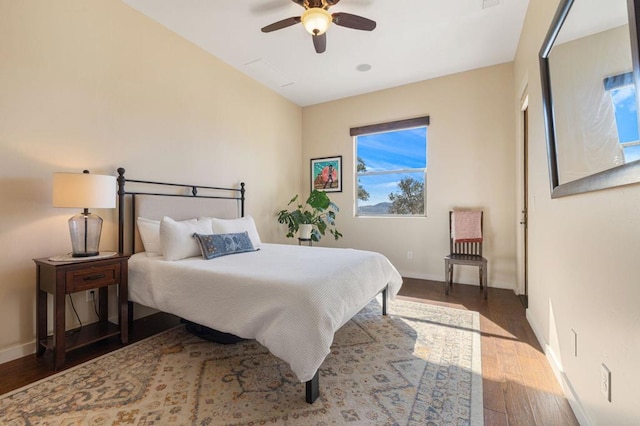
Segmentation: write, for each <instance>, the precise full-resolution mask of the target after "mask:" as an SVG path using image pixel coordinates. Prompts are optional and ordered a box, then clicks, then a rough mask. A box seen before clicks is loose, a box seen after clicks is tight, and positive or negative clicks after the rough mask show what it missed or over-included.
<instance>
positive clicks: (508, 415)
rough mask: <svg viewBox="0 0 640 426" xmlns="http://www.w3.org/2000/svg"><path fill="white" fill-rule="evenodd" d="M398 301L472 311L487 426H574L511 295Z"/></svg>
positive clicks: (9, 379)
mask: <svg viewBox="0 0 640 426" xmlns="http://www.w3.org/2000/svg"><path fill="white" fill-rule="evenodd" d="M400 296H401V297H402V298H404V299H407V300H413V301H416V302H422V303H431V304H435V305H441V306H449V307H453V308H458V309H467V310H474V311H477V312H479V313H480V328H481V332H482V337H481V341H482V376H483V393H484V420H485V424H486V425H578V421H577V420H576V418H575V416H574V414H573V412H572V410H571V407H570V406H569V403H568V401H567V399H566V398H565V397H564V394H563V393H562V389H561V388H560V385H559V384H558V382H557V380H556V378H555V376H554V374H553V371H552V370H551V367H550V366H549V364H548V362H547V359H546V357H545V355H544V353H543V352H542V349H541V348H540V345H539V344H538V341H537V340H536V338H535V335H534V334H533V331H532V330H531V327H530V326H529V324H528V323H527V321H526V318H525V309H524V307H523V306H522V303H521V302H520V299H519V298H518V297H517V296H516V295H515V294H514V293H513V292H512V291H510V290H500V289H493V288H491V289H489V299H488V300H484V299H483V298H482V297H481V293H480V291H479V289H478V287H475V286H466V285H455V286H454V289H453V291H452V292H451V293H450V295H449V296H445V295H444V284H443V283H441V282H435V281H425V280H418V279H412V278H405V280H404V284H403V286H402V289H401V291H400ZM178 323H179V320H178V319H177V318H176V317H173V316H172V315H168V314H155V315H152V316H149V317H146V318H142V319H140V320H137V321H135V322H134V324H133V327H132V329H131V331H130V336H129V338H130V341H131V342H135V341H138V340H141V339H144V338H146V337H148V336H151V335H153V334H155V333H158V332H159V331H162V330H165V329H167V328H169V327H172V326H174V325H176V324H178ZM121 346H122V345H121V344H120V343H119V341H118V339H117V338H112V339H107V340H104V341H102V342H98V343H95V344H93V345H91V346H87V347H85V348H82V349H78V350H75V351H71V352H69V353H67V362H66V365H65V368H69V367H72V366H74V365H77V364H80V363H82V362H84V361H87V360H89V359H92V358H95V357H97V356H100V355H103V354H105V353H107V352H109V351H112V350H114V349H117V348H119V347H121ZM52 365H53V362H52V359H51V356H50V353H48V352H47V353H46V354H45V355H44V356H43V357H41V358H39V357H36V356H35V355H29V356H26V357H24V358H20V359H17V360H14V361H11V362H7V363H5V364H0V394H3V393H6V392H9V391H11V390H13V389H17V388H19V387H21V386H24V385H27V384H29V383H32V382H35V381H37V380H40V379H43V378H45V377H47V376H49V375H51V374H53V371H52V369H51V366H52Z"/></svg>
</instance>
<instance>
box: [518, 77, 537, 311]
mask: <svg viewBox="0 0 640 426" xmlns="http://www.w3.org/2000/svg"><path fill="white" fill-rule="evenodd" d="M521 93H522V95H521V97H520V105H519V108H518V120H517V122H518V126H517V127H518V130H517V131H518V136H517V149H516V152H517V154H516V157H517V158H516V161H517V163H516V164H517V166H516V173H517V179H516V181H517V188H516V219H517V220H516V223H515V226H516V227H517V228H516V244H517V246H516V276H517V285H516V294H517V295H519V296H520V299H521V300H522V303H523V305H524V307H525V308H527V307H528V296H529V279H528V278H529V277H528V275H529V274H528V272H529V268H528V264H529V259H528V258H529V253H528V251H529V250H528V239H529V238H528V222H529V217H530V216H531V209H532V207H533V206H531V205H530V203H529V202H528V201H529V196H530V193H529V188H528V187H529V176H528V175H529V167H528V161H529V153H528V146H527V145H528V142H529V139H530V138H529V126H528V124H529V123H528V122H529V94H528V90H527V87H526V86H525V88H524V89H523V91H522V92H521ZM523 212H526V213H523ZM523 221H525V222H526V223H525V224H523V223H521V222H523Z"/></svg>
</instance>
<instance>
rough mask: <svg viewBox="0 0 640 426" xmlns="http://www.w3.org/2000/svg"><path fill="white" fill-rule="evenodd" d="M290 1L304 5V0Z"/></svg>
mask: <svg viewBox="0 0 640 426" xmlns="http://www.w3.org/2000/svg"><path fill="white" fill-rule="evenodd" d="M291 1H292V2H294V3H295V4H299V5H300V6H302V7H305V5H304V0H291Z"/></svg>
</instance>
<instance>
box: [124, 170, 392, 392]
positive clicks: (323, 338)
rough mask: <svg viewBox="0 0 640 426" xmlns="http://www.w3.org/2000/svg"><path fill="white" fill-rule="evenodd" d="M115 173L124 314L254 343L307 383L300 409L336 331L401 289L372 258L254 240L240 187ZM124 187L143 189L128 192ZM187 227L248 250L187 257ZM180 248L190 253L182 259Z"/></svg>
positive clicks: (388, 267)
mask: <svg viewBox="0 0 640 426" xmlns="http://www.w3.org/2000/svg"><path fill="white" fill-rule="evenodd" d="M118 174H119V176H118V194H119V213H118V214H119V231H118V232H119V249H120V251H122V252H131V253H132V254H133V255H132V257H131V259H130V261H129V301H130V312H129V314H130V316H132V307H133V305H132V303H131V302H136V303H138V304H140V305H144V306H148V307H151V308H154V309H158V310H160V311H163V312H168V313H171V314H174V315H176V316H179V317H181V318H183V319H185V320H186V321H188V322H190V323H193V324H198V325H201V326H203V327H207V328H210V329H213V330H216V331H217V332H220V333H223V334H225V335H231V336H237V337H238V338H244V339H255V340H257V341H258V342H259V343H261V344H262V345H263V346H265V347H266V348H267V349H268V350H269V351H270V352H271V353H272V354H274V355H275V356H277V357H279V358H281V359H282V360H284V361H285V362H287V363H288V364H289V366H290V367H291V370H292V372H293V373H294V374H295V375H296V377H297V378H298V379H299V380H300V382H306V400H307V402H309V403H313V402H314V401H315V399H316V398H317V397H318V395H319V374H318V369H319V368H320V366H321V364H322V362H323V360H324V359H325V357H326V356H327V355H328V354H329V351H330V346H331V343H332V342H333V336H334V334H335V332H336V331H337V330H338V329H339V328H340V327H341V326H342V325H344V324H345V323H346V322H347V321H349V320H350V319H351V318H352V317H353V316H354V315H355V314H356V313H358V312H359V311H360V310H361V309H362V308H364V306H366V305H367V304H368V303H369V302H370V301H371V300H372V299H373V298H375V297H376V296H378V295H379V294H380V293H381V294H382V311H383V314H386V301H387V298H388V297H393V296H395V295H396V294H397V292H398V290H399V289H400V286H401V285H402V278H401V277H400V274H399V273H398V271H397V270H396V269H395V268H394V267H393V265H392V264H391V263H390V262H389V260H388V259H387V258H386V257H384V256H383V255H381V254H379V253H375V252H370V251H363V250H353V249H332V248H322V247H308V246H298V245H284V244H265V243H262V242H261V241H260V240H259V235H258V234H257V230H256V229H255V224H253V220H252V218H251V217H250V216H245V214H244V202H245V187H244V184H241V185H240V188H235V189H234V188H220V187H207V186H193V185H181V184H175V183H164V182H150V181H141V180H133V179H128V178H125V176H124V174H125V171H124V169H122V168H120V169H118ZM130 184H133V185H134V186H135V185H138V186H142V187H144V189H143V190H130V189H129V185H130ZM157 188H165V189H166V188H168V189H170V190H172V191H177V192H173V193H170V194H168V193H167V192H166V191H161V190H159V189H157ZM185 188H186V189H185ZM185 191H186V192H187V193H186V194H185ZM210 193H213V194H215V195H208V194H210ZM209 218H212V219H211V220H209ZM211 221H213V222H211ZM158 222H160V223H162V226H163V232H164V233H163V243H164V247H160V248H159V247H158V245H159V243H158V240H154V241H150V235H153V237H154V238H155V232H156V231H155V229H156V228H155V226H156V224H157V223H158ZM148 226H151V228H149V229H152V233H151V234H150V231H149V229H147V227H148ZM190 226H191V227H196V226H197V227H200V228H199V229H200V230H204V229H213V232H212V233H214V234H216V233H217V234H221V235H230V234H222V232H220V231H225V230H231V231H233V232H235V231H239V232H242V231H246V232H247V234H246V235H247V237H248V239H249V240H251V242H252V244H251V246H252V248H253V250H248V249H247V251H239V252H237V253H234V254H230V255H225V256H220V257H215V258H213V259H210V260H207V259H205V258H204V257H203V255H202V254H201V253H196V255H195V256H194V255H193V254H194V252H193V250H194V249H193V244H192V243H193V242H194V240H196V239H195V238H193V237H192V236H191V235H192V233H191V234H189V232H191V231H189V232H188V230H190V229H191V230H192V229H195V228H189V227H190ZM181 227H186V230H185V229H182V228H181ZM167 229H169V230H176V232H180V233H179V234H176V235H178V237H176V240H179V241H178V242H174V241H173V240H171V239H169V238H168V237H167V232H168V231H167ZM216 230H217V231H218V232H215V231H216ZM203 232H204V231H203ZM171 235H172V234H171ZM233 235H235V234H233ZM187 237H190V239H189V240H188V241H187V239H186V238H187ZM180 238H183V239H184V240H180ZM187 244H190V248H189V250H184V251H183V252H181V250H182V249H183V248H184V247H186V245H187ZM256 246H257V247H256ZM143 247H144V249H145V250H144V251H143ZM196 247H197V245H196ZM202 247H203V246H202V245H201V246H200V248H202ZM162 249H164V251H163V252H162V253H159V251H161V250H162ZM174 249H176V250H177V251H178V252H179V253H178V254H177V255H176V250H174ZM189 254H191V255H189ZM169 259H171V260H169Z"/></svg>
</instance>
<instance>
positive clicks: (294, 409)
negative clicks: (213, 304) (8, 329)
mask: <svg viewBox="0 0 640 426" xmlns="http://www.w3.org/2000/svg"><path fill="white" fill-rule="evenodd" d="M388 310H389V313H390V315H389V316H387V317H383V316H381V307H380V304H379V301H373V302H372V303H371V304H369V305H368V306H367V307H366V308H365V309H364V310H362V311H361V312H360V313H359V314H358V315H356V316H355V317H354V318H353V319H352V320H351V321H349V322H348V323H347V324H346V325H345V326H344V327H342V329H340V330H339V331H338V333H336V336H335V340H334V344H333V346H332V348H331V349H332V350H331V354H330V355H329V356H327V358H326V360H325V362H324V363H323V365H322V367H321V368H320V397H319V398H318V400H317V401H316V402H315V403H314V404H312V405H310V404H307V403H306V402H305V393H304V392H305V386H304V384H303V383H299V382H298V381H297V380H296V378H295V377H294V376H293V374H292V373H291V371H290V370H289V367H288V366H287V364H285V363H284V362H282V361H281V360H279V359H278V358H276V357H274V356H273V355H271V354H270V353H269V352H268V351H267V350H266V349H265V348H264V347H263V346H261V345H260V344H259V343H257V342H255V341H244V342H241V343H237V344H234V345H220V344H216V343H211V342H209V341H206V340H202V339H200V338H198V337H195V336H193V335H192V334H190V333H188V332H186V331H185V329H184V327H176V328H174V329H171V330H168V331H166V332H164V333H162V334H159V335H156V336H153V337H151V338H149V339H146V340H143V341H141V342H138V343H136V344H133V345H130V346H127V347H125V348H122V349H120V350H118V351H115V352H112V353H110V354H107V355H104V356H103V357H101V358H97V359H95V360H93V361H90V362H87V363H85V364H82V365H79V366H77V367H74V368H72V369H69V370H66V371H63V372H61V373H58V374H56V375H54V376H51V377H48V378H46V379H44V380H42V381H40V382H37V383H34V384H31V385H29V386H26V387H24V388H21V389H18V390H16V391H14V392H11V393H9V394H6V395H4V396H2V397H1V399H0V424H3V425H125V424H135V425H168V424H171V425H174V424H175V425H223V424H225V425H226V424H250V425H251V424H267V423H268V424H286V425H330V424H390V425H414V424H415V425H424V424H436V425H437V424H447V425H450V424H453V425H476V424H478V425H481V424H482V423H483V408H482V405H483V404H482V373H481V365H480V362H481V361H480V360H481V356H480V335H479V318H478V313H477V312H470V311H463V310H457V309H450V308H445V307H439V306H433V305H426V304H420V303H414V302H408V301H403V300H394V301H391V302H390V303H389V308H388Z"/></svg>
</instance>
